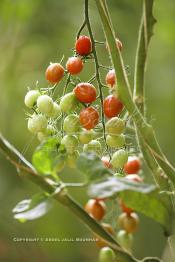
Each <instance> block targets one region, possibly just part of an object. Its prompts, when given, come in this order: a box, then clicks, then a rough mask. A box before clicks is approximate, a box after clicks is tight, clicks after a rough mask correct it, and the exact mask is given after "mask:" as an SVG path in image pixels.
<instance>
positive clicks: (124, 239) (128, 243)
mask: <svg viewBox="0 0 175 262" xmlns="http://www.w3.org/2000/svg"><path fill="white" fill-rule="evenodd" d="M117 241H118V242H119V244H120V245H121V246H122V247H123V248H125V249H127V250H128V251H130V250H131V248H132V244H133V235H132V234H128V233H127V232H126V231H125V230H120V231H119V232H118V234H117Z"/></svg>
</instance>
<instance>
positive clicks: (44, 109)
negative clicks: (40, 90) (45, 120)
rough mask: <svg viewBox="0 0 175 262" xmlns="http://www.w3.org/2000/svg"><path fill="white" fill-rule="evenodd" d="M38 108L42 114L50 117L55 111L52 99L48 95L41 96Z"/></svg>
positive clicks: (38, 100)
mask: <svg viewBox="0 0 175 262" xmlns="http://www.w3.org/2000/svg"><path fill="white" fill-rule="evenodd" d="M37 107H38V109H39V111H40V112H41V113H43V114H46V115H48V116H49V114H50V113H51V112H52V110H53V100H52V98H51V97H50V96H48V95H42V96H39V97H38V99H37Z"/></svg>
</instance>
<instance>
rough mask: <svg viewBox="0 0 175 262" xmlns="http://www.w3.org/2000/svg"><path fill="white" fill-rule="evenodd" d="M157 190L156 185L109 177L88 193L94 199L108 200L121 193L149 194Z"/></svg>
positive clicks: (95, 185) (91, 188)
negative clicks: (129, 191)
mask: <svg viewBox="0 0 175 262" xmlns="http://www.w3.org/2000/svg"><path fill="white" fill-rule="evenodd" d="M155 189H156V187H155V186H154V185H147V184H142V183H137V182H132V181H129V180H128V179H126V178H117V177H109V178H108V179H107V180H104V181H101V182H98V183H96V184H91V185H90V186H89V189H88V193H89V195H90V196H91V197H93V198H96V197H99V198H108V197H114V196H116V195H117V194H118V193H119V192H121V191H128V190H131V191H135V192H140V193H142V194H148V193H150V192H152V191H154V190H155Z"/></svg>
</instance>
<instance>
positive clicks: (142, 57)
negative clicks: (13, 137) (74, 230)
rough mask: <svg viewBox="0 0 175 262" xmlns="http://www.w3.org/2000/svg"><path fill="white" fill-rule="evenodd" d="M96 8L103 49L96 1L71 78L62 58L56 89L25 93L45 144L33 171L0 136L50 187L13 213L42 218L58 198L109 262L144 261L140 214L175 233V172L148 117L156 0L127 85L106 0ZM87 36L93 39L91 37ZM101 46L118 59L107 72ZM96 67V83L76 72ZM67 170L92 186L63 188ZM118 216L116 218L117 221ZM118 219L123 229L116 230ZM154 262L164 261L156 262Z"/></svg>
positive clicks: (52, 68) (32, 123) (50, 76)
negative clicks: (138, 243)
mask: <svg viewBox="0 0 175 262" xmlns="http://www.w3.org/2000/svg"><path fill="white" fill-rule="evenodd" d="M95 2H96V6H97V9H98V12H99V15H100V18H101V22H102V25H103V29H104V41H98V40H96V39H95V38H94V32H93V29H92V27H91V21H90V18H89V7H88V4H89V1H88V0H85V8H84V9H85V13H84V16H85V18H84V22H83V24H82V25H81V27H80V29H79V31H78V32H77V35H76V42H75V45H74V44H72V50H73V52H72V54H71V57H69V58H68V59H67V62H66V63H65V64H66V65H65V67H66V70H64V67H63V66H62V64H63V63H64V56H63V59H62V61H61V62H60V63H51V64H50V65H49V66H48V68H47V69H46V72H45V76H46V79H47V80H48V82H49V84H48V86H46V87H39V86H38V85H37V86H36V88H35V89H34V90H30V91H27V94H26V95H25V98H24V103H25V106H26V107H27V109H28V111H29V112H27V119H28V123H27V125H28V130H29V131H30V132H31V133H33V134H34V135H35V136H36V137H37V138H38V140H39V142H41V143H39V145H38V146H37V148H36V149H35V151H34V153H33V155H32V163H30V162H28V161H27V160H26V159H25V158H24V156H22V155H21V154H20V153H19V152H18V151H17V150H16V149H15V148H13V146H11V145H10V143H9V142H7V141H6V140H5V139H4V138H3V137H0V148H1V150H2V152H3V153H4V155H5V156H6V157H7V158H8V159H9V160H10V161H11V162H12V164H14V165H15V167H17V169H18V171H22V173H24V174H26V177H27V178H29V179H31V180H32V181H33V182H34V183H36V184H37V185H39V186H40V187H41V188H42V189H43V195H44V196H43V195H42V196H41V195H40V196H39V197H38V198H36V197H35V196H34V197H33V198H31V199H30V200H29V201H25V200H24V201H22V202H20V203H19V204H18V205H17V206H16V207H15V208H14V210H13V212H14V217H15V218H16V219H18V220H19V221H26V220H32V219H36V218H39V217H40V216H42V215H44V214H46V213H47V212H48V211H49V205H48V203H50V200H51V199H55V200H56V201H58V202H60V203H61V204H62V205H64V206H66V207H68V208H69V209H70V210H71V211H72V212H73V213H75V214H76V215H77V216H78V217H79V218H80V219H81V220H82V221H83V222H84V223H85V224H86V225H87V226H88V227H89V228H90V229H91V230H92V231H93V234H94V237H95V238H97V241H96V243H97V245H98V246H99V247H100V248H102V249H101V250H100V253H99V259H100V262H111V261H113V260H114V261H115V259H116V258H119V259H121V261H122V262H123V261H125V262H128V261H130V262H136V261H138V260H137V259H136V258H135V257H134V255H131V247H132V242H133V241H134V237H133V233H136V231H137V229H138V225H139V223H140V219H139V216H138V214H137V213H142V214H143V215H145V216H147V217H149V218H151V219H153V220H154V221H155V222H157V223H158V224H160V225H161V226H162V227H163V229H164V232H166V235H167V236H170V235H171V234H172V232H173V231H172V224H173V218H174V210H173V205H172V202H171V200H172V199H173V197H174V192H173V191H170V189H171V188H172V189H173V188H174V184H175V168H174V167H173V165H171V164H170V163H169V161H168V160H167V159H166V157H165V156H164V153H163V152H162V150H161V148H160V146H159V144H158V142H157V139H156V136H155V132H154V130H153V127H152V126H151V124H150V123H149V122H148V121H147V119H146V117H145V107H146V106H145V101H146V99H145V91H144V74H145V64H146V57H147V51H148V44H149V42H150V39H151V36H152V30H153V24H154V18H153V16H152V6H153V1H144V5H143V7H144V8H143V15H142V20H141V25H140V30H139V38H138V48H137V55H136V61H135V76H134V81H130V79H129V78H128V75H127V72H126V66H125V63H124V61H123V58H122V53H121V50H122V43H121V42H120V40H119V39H118V38H116V37H115V33H114V28H113V26H112V20H111V19H110V14H109V12H108V7H107V4H106V1H100V0H96V1H95ZM143 18H144V19H143ZM84 29H86V30H87V32H88V33H87V34H88V36H86V35H82V33H83V30H84ZM106 43H107V44H106ZM73 45H74V46H73ZM98 45H101V46H102V48H103V52H106V54H108V55H109V57H110V59H109V61H108V60H106V65H103V64H101V59H100V55H99V53H98V52H97V46H98ZM105 45H106V46H107V50H106V48H105ZM116 47H117V48H116ZM88 63H89V65H90V66H91V65H92V64H93V65H94V68H95V71H94V72H93V73H92V75H91V77H90V78H89V76H88V74H86V72H85V74H84V76H83V77H84V79H83V80H82V77H81V75H80V77H79V76H77V74H79V73H80V72H81V71H83V70H84V65H85V64H88ZM109 63H110V64H109ZM102 69H103V70H106V73H105V74H104V76H105V75H106V78H105V79H102V76H103V74H102V73H101V71H102ZM61 79H63V85H64V86H63V88H62V86H61V85H60V81H61ZM104 82H105V83H104ZM130 82H131V83H133V82H134V88H131V87H130ZM109 86H110V87H111V88H109ZM133 89H134V90H133ZM107 92H108V94H107ZM91 103H93V105H91ZM123 109H124V110H123ZM140 156H141V157H140ZM142 158H143V159H144V160H145V163H146V164H147V166H148V167H149V168H150V170H151V173H152V174H153V178H154V180H155V181H156V183H154V182H152V184H147V183H143V181H144V176H147V172H148V171H146V172H145V169H144V167H143V166H142V164H141V160H140V159H142ZM64 167H66V168H67V169H68V170H69V168H71V171H70V172H73V170H72V168H74V169H75V172H77V173H78V174H79V173H81V174H82V176H81V174H80V176H81V180H82V181H83V182H81V183H78V182H77V181H76V180H74V177H73V176H71V181H69V182H67V180H68V179H65V180H64ZM62 177H63V178H62ZM145 181H147V180H145ZM70 187H72V188H75V189H77V190H78V188H82V187H83V188H84V189H86V192H87V197H88V199H89V200H88V201H87V203H86V205H85V208H84V209H85V210H84V209H83V208H82V207H81V205H79V204H78V203H77V202H76V201H74V199H73V198H72V197H71V196H70V193H69V188H70ZM83 193H84V191H83ZM83 193H82V194H83ZM169 196H171V198H170V197H169ZM82 199H83V198H82ZM116 200H117V201H116ZM104 201H105V203H104ZM80 204H81V203H80ZM118 206H119V207H120V209H119V210H120V211H121V212H120V214H119V212H118V209H117V208H118ZM111 207H112V208H111ZM111 209H114V211H117V212H113V210H112V211H111ZM111 213H112V216H108V215H109V214H111ZM111 217H112V218H111ZM104 221H107V223H104ZM116 221H118V225H119V227H120V229H119V230H118V228H117V227H115V230H114V229H113V227H112V225H114V222H115V223H116ZM120 245H121V246H120ZM104 247H105V248H104ZM126 250H128V251H129V253H128V252H127V251H126ZM144 261H149V259H147V258H146V259H144ZM153 261H159V260H157V258H154V259H153Z"/></svg>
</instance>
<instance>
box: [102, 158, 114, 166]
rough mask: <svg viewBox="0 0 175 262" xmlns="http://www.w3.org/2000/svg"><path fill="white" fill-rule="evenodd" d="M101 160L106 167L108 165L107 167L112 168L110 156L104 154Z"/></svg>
mask: <svg viewBox="0 0 175 262" xmlns="http://www.w3.org/2000/svg"><path fill="white" fill-rule="evenodd" d="M101 160H102V162H103V164H104V166H105V167H107V168H112V164H111V162H110V160H109V157H108V156H103V157H102V158H101Z"/></svg>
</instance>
